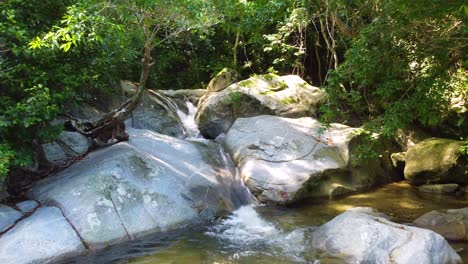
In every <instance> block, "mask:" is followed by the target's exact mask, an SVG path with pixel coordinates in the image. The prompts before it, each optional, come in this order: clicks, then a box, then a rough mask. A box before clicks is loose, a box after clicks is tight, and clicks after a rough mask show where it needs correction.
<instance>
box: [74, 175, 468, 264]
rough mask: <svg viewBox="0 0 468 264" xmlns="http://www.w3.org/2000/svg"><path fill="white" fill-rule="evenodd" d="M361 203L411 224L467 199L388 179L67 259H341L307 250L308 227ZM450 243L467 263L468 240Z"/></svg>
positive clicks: (141, 262) (137, 262)
mask: <svg viewBox="0 0 468 264" xmlns="http://www.w3.org/2000/svg"><path fill="white" fill-rule="evenodd" d="M359 206H369V207H372V208H374V209H377V210H378V211H381V212H383V213H386V214H387V215H389V216H391V217H392V220H393V221H395V222H397V223H410V222H412V221H413V220H414V219H416V218H417V217H418V216H420V215H422V214H424V213H427V212H429V211H432V210H440V209H446V208H462V207H466V206H468V201H467V200H466V199H465V198H464V197H455V196H448V195H434V194H422V193H420V192H417V191H416V190H415V188H413V187H411V186H410V185H409V184H407V183H405V182H400V183H392V184H389V185H386V186H384V187H381V188H378V189H376V190H374V191H371V192H368V193H363V194H356V195H351V196H348V197H346V198H344V199H340V200H331V201H320V202H319V201H313V202H312V201H306V202H304V203H302V204H301V205H298V206H297V207H294V208H281V207H269V206H257V207H253V206H245V207H242V208H240V209H238V210H237V211H235V212H233V213H231V214H230V215H228V216H227V217H226V218H223V219H218V220H216V221H215V222H214V223H211V224H209V225H206V226H204V227H200V228H194V229H192V230H190V231H188V232H184V233H177V232H174V233H172V234H168V235H166V236H164V237H161V236H158V235H155V236H152V237H147V238H144V239H141V240H139V241H134V242H132V243H127V244H123V245H118V246H115V247H111V248H109V249H107V250H104V251H100V252H98V253H94V254H88V255H86V256H82V257H80V258H78V259H75V260H73V261H72V262H68V263H132V264H150V263H160V264H163V263H184V264H185V263H187V264H188V263H270V264H272V263H344V259H339V258H337V257H330V256H327V255H326V254H324V253H320V252H312V251H311V250H310V249H308V248H307V246H306V245H307V243H306V240H307V239H308V238H307V235H308V230H309V229H311V228H313V227H315V226H319V225H321V224H324V223H325V222H327V221H329V220H331V219H332V218H333V217H335V216H336V215H338V214H340V213H343V212H344V211H346V210H347V209H349V208H352V207H359ZM450 244H451V245H452V247H453V248H454V249H455V250H457V251H458V250H460V252H459V254H460V256H461V257H462V259H463V261H464V262H465V263H466V262H468V243H450ZM462 249H463V250H462Z"/></svg>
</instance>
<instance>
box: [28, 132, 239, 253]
mask: <svg viewBox="0 0 468 264" xmlns="http://www.w3.org/2000/svg"><path fill="white" fill-rule="evenodd" d="M128 132H129V134H130V141H129V143H119V144H116V145H113V146H111V147H108V148H106V149H103V150H100V151H96V152H93V153H91V154H90V155H88V156H87V157H86V159H84V160H82V161H80V162H78V163H76V164H74V165H73V166H71V167H69V168H68V169H66V170H64V171H62V172H60V173H58V174H57V175H55V176H54V177H51V178H49V179H46V180H44V181H42V182H40V183H39V184H37V186H35V187H34V188H33V189H32V190H31V191H30V192H29V194H28V196H30V197H31V198H34V199H35V200H37V201H39V202H41V203H53V204H56V205H57V206H59V207H60V208H61V209H62V211H63V214H64V215H65V217H66V218H67V219H68V220H69V221H70V223H71V224H72V225H73V227H74V228H75V229H76V231H77V232H78V233H79V235H80V237H81V238H82V239H83V241H84V243H85V244H86V246H88V247H90V248H102V247H104V246H107V245H110V244H114V243H117V242H120V241H125V240H129V239H134V238H136V237H139V236H142V235H145V234H148V233H152V232H161V231H167V230H170V229H174V228H178V227H182V226H184V225H186V224H188V223H194V222H196V221H197V219H200V220H202V219H203V218H205V217H210V216H214V215H216V214H219V213H221V212H224V211H229V210H233V208H235V207H236V206H239V205H240V204H243V203H248V201H247V200H245V199H248V197H247V196H246V195H247V193H245V192H243V191H245V190H244V189H245V188H244V187H243V185H242V183H241V182H240V181H238V180H236V179H235V178H234V176H233V175H235V171H225V170H226V166H225V165H224V164H220V163H222V162H224V161H223V158H222V157H219V155H221V154H220V152H219V154H217V153H216V152H212V150H210V151H208V150H206V149H207V148H214V147H215V146H206V145H205V144H204V143H202V142H188V141H183V140H178V139H175V138H172V137H167V136H164V135H160V134H156V133H153V132H151V131H148V130H138V129H129V131H128ZM218 148H219V146H218ZM218 150H219V149H218ZM205 151H206V152H209V153H210V154H209V155H208V154H206V153H205ZM221 168H223V169H221ZM232 170H234V167H232Z"/></svg>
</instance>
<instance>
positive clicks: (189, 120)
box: [176, 100, 201, 138]
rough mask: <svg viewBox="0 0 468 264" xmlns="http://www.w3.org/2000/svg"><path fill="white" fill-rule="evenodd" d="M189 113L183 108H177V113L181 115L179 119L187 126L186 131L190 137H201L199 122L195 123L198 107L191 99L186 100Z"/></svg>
mask: <svg viewBox="0 0 468 264" xmlns="http://www.w3.org/2000/svg"><path fill="white" fill-rule="evenodd" d="M185 105H186V106H187V110H188V113H187V114H186V113H184V112H183V111H182V110H180V109H177V111H176V113H177V116H179V120H180V122H181V123H182V125H183V126H184V128H185V133H186V136H187V137H188V138H201V134H200V130H198V126H197V123H195V115H196V114H197V110H198V109H197V107H196V106H195V105H193V104H192V102H190V101H188V100H187V101H186V102H185Z"/></svg>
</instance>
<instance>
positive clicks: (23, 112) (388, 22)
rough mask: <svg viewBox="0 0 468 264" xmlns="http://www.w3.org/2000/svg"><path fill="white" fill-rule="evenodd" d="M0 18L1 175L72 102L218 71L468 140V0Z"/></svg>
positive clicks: (81, 10)
mask: <svg viewBox="0 0 468 264" xmlns="http://www.w3.org/2000/svg"><path fill="white" fill-rule="evenodd" d="M0 10H1V11H0V12H1V14H2V15H1V16H0V32H2V33H1V35H0V97H1V98H0V99H1V100H0V176H4V175H6V174H7V173H8V171H9V169H10V168H12V167H21V166H26V165H28V164H30V163H31V162H32V161H33V159H34V157H33V153H34V147H35V146H36V145H37V144H40V143H43V142H47V141H50V140H53V138H54V137H55V136H57V135H58V133H59V132H60V131H61V129H62V127H61V126H60V125H55V124H56V122H54V119H55V118H56V117H57V115H58V114H59V113H60V112H61V111H63V109H64V108H66V107H67V106H69V105H70V104H80V103H82V102H86V101H92V100H95V99H96V98H103V97H104V98H105V97H106V96H108V95H110V94H112V93H115V91H116V89H117V88H116V87H117V86H118V84H119V81H120V80H131V81H135V82H140V85H142V86H144V85H146V86H148V87H152V88H155V89H191V88H200V87H205V85H206V84H207V83H208V82H209V80H210V78H211V77H212V76H214V74H216V73H217V72H218V71H219V70H221V69H222V68H224V67H231V68H235V69H236V70H238V71H239V72H240V73H241V74H242V76H243V77H248V76H249V75H251V74H260V73H265V72H275V73H279V74H298V75H300V76H301V77H303V78H305V79H306V80H307V81H309V82H311V83H312V84H314V85H316V86H321V87H324V88H325V89H326V91H327V95H328V100H327V103H326V104H325V105H324V107H323V108H322V115H321V119H322V120H323V121H325V122H333V121H339V122H344V123H348V124H351V125H354V126H361V125H365V126H366V127H368V128H369V129H371V130H373V131H375V132H379V133H383V134H385V135H387V136H393V135H395V133H396V132H397V130H398V129H399V128H403V127H405V126H406V125H408V124H417V125H419V126H421V127H423V128H425V129H428V130H430V131H432V132H433V133H437V134H440V135H444V136H446V137H453V138H457V139H463V140H466V135H467V134H468V132H467V131H468V129H467V126H468V125H467V124H468V121H467V120H466V117H467V116H466V115H467V112H466V98H467V96H468V83H467V69H466V68H467V65H468V59H467V55H466V54H468V52H467V45H468V44H467V43H468V36H467V35H468V30H467V27H466V22H467V18H468V5H467V4H466V3H465V1H461V0H453V1H439V0H390V1H384V0H372V1H371V0H358V1H348V0H293V1H287V0H270V1H267V0H215V1H204V0H196V1H194V0H179V1H168V0H138V1H128V0H116V1H106V0H92V1H84V0H60V1H55V0H54V1H51V0H43V1H37V0H31V1H21V0H6V1H1V2H0ZM145 58H146V62H143V63H142V59H143V61H144V60H145ZM145 63H147V64H146V66H149V67H148V69H147V70H148V71H147V76H146V77H145V78H144V83H143V84H142V83H141V82H142V78H141V74H142V69H143V72H144V67H145Z"/></svg>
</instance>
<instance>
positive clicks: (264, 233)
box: [206, 205, 307, 263]
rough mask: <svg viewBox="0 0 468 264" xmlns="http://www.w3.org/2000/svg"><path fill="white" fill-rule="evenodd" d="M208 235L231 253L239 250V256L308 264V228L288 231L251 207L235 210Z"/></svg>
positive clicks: (237, 252)
mask: <svg viewBox="0 0 468 264" xmlns="http://www.w3.org/2000/svg"><path fill="white" fill-rule="evenodd" d="M206 235H208V236H212V237H215V238H217V239H218V240H220V241H221V242H222V243H224V245H225V247H226V248H228V249H230V250H232V249H235V251H236V253H235V256H236V257H242V256H249V255H258V254H259V253H262V254H265V252H268V254H271V255H272V256H278V257H286V258H287V259H290V260H294V261H295V262H299V263H302V262H307V261H306V259H305V257H304V252H305V250H306V249H305V245H306V239H305V229H302V228H298V229H295V230H293V231H291V232H287V231H284V230H282V229H281V228H279V227H277V226H276V225H275V224H274V223H273V222H269V221H267V220H265V219H264V218H262V217H261V216H260V215H259V214H258V213H257V211H255V209H254V207H253V206H251V205H248V206H242V207H241V208H239V209H238V210H236V211H234V212H233V213H232V214H231V215H230V216H229V217H228V218H227V219H225V220H223V221H221V222H220V223H219V224H217V225H215V226H213V227H211V228H210V230H209V231H208V232H206Z"/></svg>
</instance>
